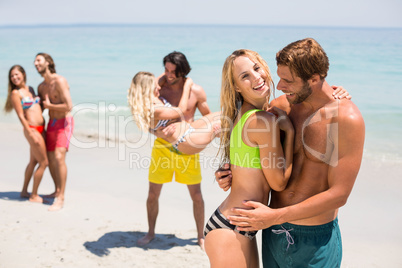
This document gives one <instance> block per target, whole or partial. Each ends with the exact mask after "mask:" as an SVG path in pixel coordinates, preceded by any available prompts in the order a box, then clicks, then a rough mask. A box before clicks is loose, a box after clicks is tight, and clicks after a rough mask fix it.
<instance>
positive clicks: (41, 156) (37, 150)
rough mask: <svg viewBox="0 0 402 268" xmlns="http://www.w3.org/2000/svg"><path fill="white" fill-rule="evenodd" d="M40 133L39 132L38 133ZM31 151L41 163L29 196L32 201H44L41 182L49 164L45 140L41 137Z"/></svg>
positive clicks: (36, 171)
mask: <svg viewBox="0 0 402 268" xmlns="http://www.w3.org/2000/svg"><path fill="white" fill-rule="evenodd" d="M38 134H39V133H38ZM31 151H32V154H33V157H34V159H35V161H37V162H38V163H39V166H38V168H37V169H36V170H35V173H34V176H33V177H34V181H33V187H32V194H31V196H30V198H29V201H31V202H37V203H43V198H42V197H40V196H39V195H38V188H39V184H40V182H41V181H42V177H43V173H44V172H45V169H46V167H47V166H48V160H47V154H46V146H45V141H44V140H43V139H42V137H40V140H38V141H37V142H35V143H34V144H32V145H31Z"/></svg>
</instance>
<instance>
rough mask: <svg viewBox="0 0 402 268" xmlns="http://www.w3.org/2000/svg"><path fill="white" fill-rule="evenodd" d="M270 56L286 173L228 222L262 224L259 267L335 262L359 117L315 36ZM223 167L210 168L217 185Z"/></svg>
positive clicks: (247, 226) (356, 154)
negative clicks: (286, 135)
mask: <svg viewBox="0 0 402 268" xmlns="http://www.w3.org/2000/svg"><path fill="white" fill-rule="evenodd" d="M276 60H277V65H278V70H277V73H278V76H279V78H280V81H279V83H278V85H277V89H278V90H281V91H282V92H284V93H285V95H283V96H281V97H279V98H277V99H275V100H274V101H273V102H272V103H271V105H272V106H276V107H278V108H281V109H282V110H284V111H286V112H287V114H288V115H289V118H290V120H291V121H292V123H293V126H294V129H295V144H294V156H293V171H292V175H291V177H290V179H289V182H288V185H287V187H286V189H285V190H284V191H282V192H275V191H272V192H271V203H270V204H269V207H267V206H266V205H265V204H261V203H258V202H253V201H244V205H245V206H248V207H249V208H250V210H245V209H239V208H233V211H234V213H235V214H237V216H230V217H229V219H230V220H231V221H230V223H232V224H234V225H237V226H238V227H237V228H238V230H239V231H253V230H260V229H265V230H264V231H263V234H262V251H263V252H262V258H263V263H264V267H339V266H340V264H341V260H342V242H341V236H340V231H339V226H338V219H337V216H338V209H339V208H340V207H341V206H343V205H345V203H346V201H347V199H348V197H349V194H350V193H351V191H352V188H353V185H354V182H355V180H356V177H357V174H358V171H359V169H360V164H361V160H362V155H363V144H364V136H365V127H364V121H363V118H362V115H361V114H360V111H359V109H358V108H357V107H356V105H355V104H354V103H353V102H351V101H349V100H334V99H333V97H332V94H333V89H332V88H331V86H329V85H328V83H327V82H326V81H325V77H326V76H327V72H328V69H329V61H328V57H327V55H326V54H325V52H324V50H323V49H322V48H321V46H320V45H319V44H318V43H317V42H316V41H315V40H314V39H311V38H307V39H304V40H299V41H296V42H294V43H291V44H289V45H288V46H286V47H285V48H284V49H282V50H281V51H279V52H278V53H277V55H276ZM229 173H230V171H218V172H217V173H216V176H217V179H218V181H219V184H220V186H221V187H222V188H224V189H227V188H228V185H230V176H229V178H228V179H225V178H222V179H220V178H221V177H222V176H225V175H227V174H229Z"/></svg>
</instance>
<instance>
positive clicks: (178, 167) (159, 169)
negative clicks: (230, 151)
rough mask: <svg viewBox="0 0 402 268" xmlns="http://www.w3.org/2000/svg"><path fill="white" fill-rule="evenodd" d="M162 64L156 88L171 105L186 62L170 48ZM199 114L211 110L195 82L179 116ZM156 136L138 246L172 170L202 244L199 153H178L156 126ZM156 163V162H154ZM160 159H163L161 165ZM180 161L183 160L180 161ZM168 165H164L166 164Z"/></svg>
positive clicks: (190, 118)
mask: <svg viewBox="0 0 402 268" xmlns="http://www.w3.org/2000/svg"><path fill="white" fill-rule="evenodd" d="M163 65H164V66H165V73H164V75H165V78H166V82H165V83H164V84H163V85H162V88H161V90H160V91H159V93H160V96H162V97H163V98H165V99H166V100H167V101H168V102H169V103H170V104H172V106H176V107H177V106H178V105H179V102H180V98H181V95H182V93H183V86H184V81H185V77H186V76H187V74H188V73H189V72H190V70H191V68H190V65H189V63H188V61H187V59H186V57H185V55H184V54H183V53H180V52H176V51H174V52H172V53H170V54H168V55H167V56H166V57H165V58H164V59H163ZM197 108H198V110H199V111H200V112H201V114H202V115H206V114H209V113H210V112H211V111H210V109H209V107H208V104H207V96H206V94H205V91H204V89H203V88H202V87H201V86H199V85H196V84H193V86H192V87H191V93H190V96H189V100H188V106H187V110H185V111H183V117H184V118H183V119H182V120H185V121H186V122H189V123H191V122H193V121H194V114H195V111H196V109H197ZM154 134H155V135H156V136H158V137H159V138H157V139H156V140H155V144H154V147H153V149H152V161H151V166H150V168H149V176H148V179H149V192H148V199H147V213H148V233H147V234H146V235H145V236H144V237H142V238H140V239H139V240H138V241H137V244H138V245H140V246H143V245H146V244H148V243H149V242H151V240H152V239H154V237H155V224H156V218H157V216H158V210H159V203H158V200H159V196H160V193H161V190H162V186H163V184H164V183H168V182H171V181H172V179H173V174H174V176H175V181H176V182H179V183H183V184H186V185H187V188H188V190H189V192H190V196H191V199H192V201H193V213H194V219H195V223H196V227H197V234H198V244H199V245H200V246H201V248H204V234H203V230H204V200H203V198H202V193H201V179H202V178H201V166H200V163H199V155H198V154H196V155H185V154H180V153H178V152H177V151H175V150H174V149H172V147H171V144H170V143H168V142H167V141H165V140H163V139H162V138H163V137H164V136H165V134H164V133H163V132H162V131H161V130H158V131H157V132H156V133H154ZM158 163H159V165H158ZM160 163H163V165H161V164H160ZM183 163H185V164H184V165H183ZM167 165H168V166H169V167H168V168H167V167H166V166H167Z"/></svg>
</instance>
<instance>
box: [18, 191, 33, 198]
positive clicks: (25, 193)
mask: <svg viewBox="0 0 402 268" xmlns="http://www.w3.org/2000/svg"><path fill="white" fill-rule="evenodd" d="M30 196H31V195H30V194H29V193H28V192H21V193H20V197H21V198H29V197H30Z"/></svg>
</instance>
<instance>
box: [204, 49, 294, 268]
mask: <svg viewBox="0 0 402 268" xmlns="http://www.w3.org/2000/svg"><path fill="white" fill-rule="evenodd" d="M272 88H273V82H272V78H271V75H270V72H269V68H268V66H267V64H266V62H265V61H264V60H263V59H262V58H261V56H260V55H258V53H256V52H253V51H250V50H246V49H241V50H237V51H234V52H233V53H232V54H231V55H230V56H229V57H228V58H227V59H226V61H225V64H224V66H223V70H222V89H221V110H222V116H223V117H222V118H223V119H222V123H221V124H222V133H221V147H220V149H221V150H222V153H223V158H222V162H223V163H227V162H230V163H231V170H232V185H231V192H230V193H229V195H228V197H227V198H226V199H225V200H224V201H223V203H222V204H221V205H220V206H219V207H218V209H217V210H216V211H215V212H214V213H213V215H212V216H211V218H210V220H209V222H208V223H207V225H206V227H205V232H204V234H205V251H206V253H207V255H208V257H209V260H210V263H211V267H258V266H259V260H258V251H257V243H256V239H255V235H256V233H257V232H239V231H237V229H236V226H234V225H232V224H230V222H229V220H228V219H227V217H228V216H229V215H232V212H231V208H233V207H244V205H243V204H242V203H243V200H253V201H258V202H261V203H264V204H267V203H268V197H269V192H270V190H271V189H272V190H275V191H282V190H283V189H284V188H285V186H286V184H287V181H288V179H289V176H290V173H291V170H292V158H293V139H294V130H293V126H292V123H291V122H290V120H289V118H288V117H287V115H286V113H285V112H283V111H281V110H279V109H275V110H268V111H270V112H267V111H265V110H266V106H267V104H268V103H269V97H270V95H271V90H272ZM280 130H283V131H284V132H285V139H284V142H283V147H282V144H281V140H280Z"/></svg>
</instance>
